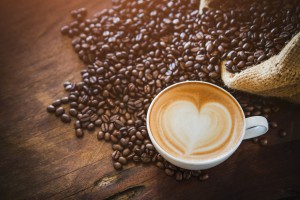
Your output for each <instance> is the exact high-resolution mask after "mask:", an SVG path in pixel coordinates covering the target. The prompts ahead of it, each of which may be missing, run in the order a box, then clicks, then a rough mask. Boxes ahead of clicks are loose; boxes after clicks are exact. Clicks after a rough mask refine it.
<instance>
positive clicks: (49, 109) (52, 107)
mask: <svg viewBox="0 0 300 200" xmlns="http://www.w3.org/2000/svg"><path fill="white" fill-rule="evenodd" d="M47 111H48V112H49V113H54V112H55V107H54V106H53V105H49V106H48V107H47Z"/></svg>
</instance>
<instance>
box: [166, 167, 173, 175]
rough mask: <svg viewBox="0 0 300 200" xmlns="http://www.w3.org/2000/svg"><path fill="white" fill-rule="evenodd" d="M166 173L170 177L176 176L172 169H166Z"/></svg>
mask: <svg viewBox="0 0 300 200" xmlns="http://www.w3.org/2000/svg"><path fill="white" fill-rule="evenodd" d="M165 173H166V174H167V175H168V176H173V175H174V173H175V172H174V171H173V170H171V169H168V168H167V169H165Z"/></svg>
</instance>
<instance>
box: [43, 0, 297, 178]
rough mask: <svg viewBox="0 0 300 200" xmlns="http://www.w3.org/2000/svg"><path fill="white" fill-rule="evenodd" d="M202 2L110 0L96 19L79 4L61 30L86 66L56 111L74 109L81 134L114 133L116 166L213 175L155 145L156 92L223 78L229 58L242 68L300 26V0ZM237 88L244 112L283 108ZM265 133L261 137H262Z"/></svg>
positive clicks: (102, 136) (68, 114) (63, 114)
mask: <svg viewBox="0 0 300 200" xmlns="http://www.w3.org/2000/svg"><path fill="white" fill-rule="evenodd" d="M198 9H199V0H175V1H167V0H160V1H158V0H156V1H153V0H138V1H128V0H113V8H112V9H104V10H102V11H100V12H98V13H96V14H95V15H94V16H93V17H92V18H91V19H86V16H87V11H86V9H84V8H80V9H78V10H74V11H72V12H71V16H72V18H73V19H74V21H73V22H71V23H70V24H69V25H66V26H63V27H62V28H61V32H62V34H64V35H67V36H69V37H70V38H73V41H72V45H73V47H74V50H75V52H76V53H77V54H78V56H79V58H80V59H81V60H82V61H83V62H84V63H85V64H86V68H85V69H83V70H82V71H81V75H82V81H80V82H78V83H72V82H66V83H65V84H64V87H65V90H66V91H67V92H68V96H67V97H63V98H62V99H59V100H56V101H54V102H53V103H52V104H51V105H49V106H48V108H47V110H48V112H50V113H54V114H55V115H56V116H57V117H60V119H61V121H62V122H64V123H70V122H71V118H74V128H75V134H76V136H77V137H79V138H81V137H83V136H84V134H85V132H86V131H94V130H96V131H97V138H98V140H104V141H107V142H111V144H112V149H113V153H112V159H113V166H114V168H115V169H117V170H120V169H122V168H123V166H124V165H126V164H127V163H128V162H135V163H140V162H142V163H153V164H155V165H156V166H157V167H159V168H161V169H163V170H164V171H165V173H166V174H167V175H169V176H174V177H175V179H176V180H178V181H181V180H184V179H186V180H187V179H190V178H191V177H192V176H195V177H198V179H199V180H200V181H204V180H207V179H208V178H209V176H208V174H207V173H204V172H200V171H190V170H184V169H181V168H179V167H176V166H174V165H172V164H170V163H168V162H167V161H166V160H165V159H163V158H162V157H161V155H160V154H158V153H157V151H156V150H155V149H154V147H153V145H152V144H151V141H150V139H149V137H148V133H147V129H146V113H147V109H148V107H149V105H150V103H151V101H152V100H153V98H154V97H155V96H156V95H157V94H158V93H159V92H160V91H161V90H163V89H164V88H166V87H167V86H169V85H172V84H174V83H177V82H181V81H186V80H202V81H207V82H211V83H214V84H217V85H220V86H223V83H222V81H221V79H220V71H221V70H220V68H221V62H222V61H224V60H226V69H227V70H228V71H230V72H239V71H240V70H243V69H245V68H247V67H251V66H252V65H254V64H257V63H259V62H262V61H264V60H266V59H268V58H269V57H271V56H272V55H274V54H276V53H278V52H279V51H280V50H281V49H282V47H283V46H284V44H286V43H287V42H288V41H289V40H290V39H291V37H293V35H295V34H296V33H297V32H298V31H299V29H300V5H299V4H298V3H297V0H284V1H282V0H275V1H272V3H270V2H268V1H252V2H244V4H241V5H240V7H239V9H236V8H235V7H232V6H228V5H226V4H225V5H223V4H220V5H219V7H218V8H214V9H204V11H203V14H201V15H199V10H198ZM231 92H232V93H234V95H235V96H236V97H237V98H238V100H239V102H240V103H241V105H242V107H243V109H244V111H245V115H246V116H253V115H264V116H265V117H267V118H268V117H269V115H270V114H271V113H272V112H274V111H277V110H278V108H276V106H274V105H272V103H271V104H270V103H269V101H264V99H262V98H252V97H251V96H250V95H245V94H240V93H239V94H237V93H236V92H234V91H231ZM254 99H258V100H254ZM63 104H66V106H63ZM273 125H274V126H275V125H276V126H277V124H276V123H274V124H273ZM281 135H282V136H283V137H284V135H286V132H284V131H282V134H281ZM256 142H257V141H256ZM267 142H268V141H267V140H266V139H265V138H262V139H261V141H260V144H262V145H266V144H267Z"/></svg>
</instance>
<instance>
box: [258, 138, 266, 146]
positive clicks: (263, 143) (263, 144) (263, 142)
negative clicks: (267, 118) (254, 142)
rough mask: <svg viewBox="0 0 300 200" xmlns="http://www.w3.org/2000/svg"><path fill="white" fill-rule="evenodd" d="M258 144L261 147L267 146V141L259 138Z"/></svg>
mask: <svg viewBox="0 0 300 200" xmlns="http://www.w3.org/2000/svg"><path fill="white" fill-rule="evenodd" d="M259 143H260V145H261V146H266V145H267V144H268V139H266V138H261V139H260V140H259Z"/></svg>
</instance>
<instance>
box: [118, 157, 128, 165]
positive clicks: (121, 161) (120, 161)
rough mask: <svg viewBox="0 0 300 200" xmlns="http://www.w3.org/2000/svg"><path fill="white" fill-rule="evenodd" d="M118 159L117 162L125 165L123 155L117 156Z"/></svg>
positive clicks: (125, 161)
mask: <svg viewBox="0 0 300 200" xmlns="http://www.w3.org/2000/svg"><path fill="white" fill-rule="evenodd" d="M118 161H119V163H121V164H122V165H126V164H127V159H126V158H124V157H123V156H121V157H119V159H118Z"/></svg>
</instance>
